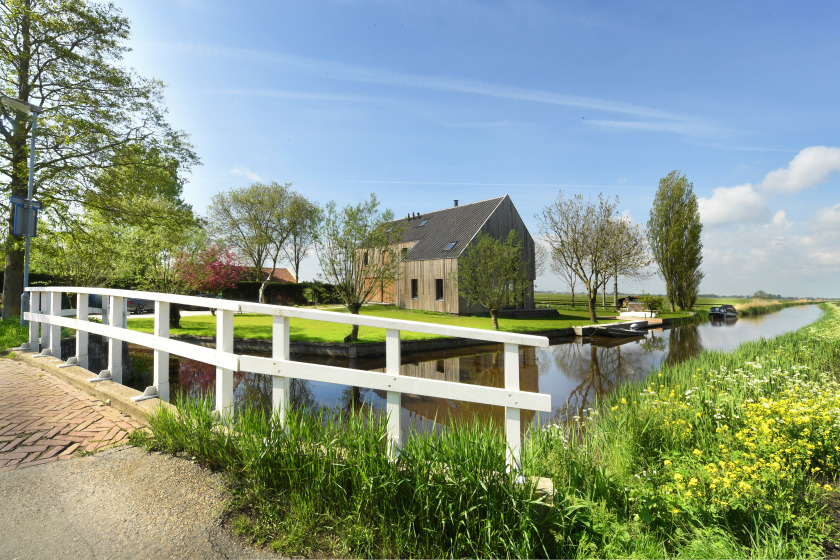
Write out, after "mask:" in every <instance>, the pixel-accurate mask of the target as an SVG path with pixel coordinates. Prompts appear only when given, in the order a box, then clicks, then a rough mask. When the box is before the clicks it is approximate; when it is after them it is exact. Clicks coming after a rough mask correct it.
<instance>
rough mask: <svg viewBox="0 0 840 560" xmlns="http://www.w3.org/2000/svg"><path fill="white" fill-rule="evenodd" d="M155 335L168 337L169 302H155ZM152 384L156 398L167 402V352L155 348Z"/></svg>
mask: <svg viewBox="0 0 840 560" xmlns="http://www.w3.org/2000/svg"><path fill="white" fill-rule="evenodd" d="M154 332H155V336H159V337H160V338H169V302H168V301H156V302H155V331H154ZM154 360H155V363H154V384H155V388H156V389H157V395H158V398H159V399H160V400H162V401H164V402H169V352H163V351H161V350H155V357H154Z"/></svg>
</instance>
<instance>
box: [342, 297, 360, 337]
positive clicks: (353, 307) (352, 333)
mask: <svg viewBox="0 0 840 560" xmlns="http://www.w3.org/2000/svg"><path fill="white" fill-rule="evenodd" d="M361 308H362V306H361V304H358V303H354V304H351V305H348V306H347V309H348V311H350V313H352V314H353V315H358V314H359V310H360V309H361ZM357 340H359V325H353V328H352V329H351V330H350V334H348V335H347V336H346V337H344V342H356V341H357Z"/></svg>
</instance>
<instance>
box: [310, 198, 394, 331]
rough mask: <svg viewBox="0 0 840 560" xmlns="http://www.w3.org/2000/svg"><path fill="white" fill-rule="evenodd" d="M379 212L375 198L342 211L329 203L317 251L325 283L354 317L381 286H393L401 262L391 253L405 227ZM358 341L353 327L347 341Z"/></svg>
mask: <svg viewBox="0 0 840 560" xmlns="http://www.w3.org/2000/svg"><path fill="white" fill-rule="evenodd" d="M378 208H379V201H378V200H377V199H376V195H375V194H371V195H370V198H369V199H368V200H367V201H365V202H361V203H359V204H348V205H346V206H344V207H343V208H341V209H339V208H337V207H336V204H335V201H330V202H329V203H328V204H327V206H326V208H325V215H324V224H323V226H322V227H321V236H320V239H319V241H318V243H317V246H316V250H317V253H318V261H319V263H320V265H321V274H322V276H323V278H324V279H325V281H326V282H328V283H331V284H333V285H334V286H335V291H336V294H337V295H338V297H339V299H340V300H341V302H342V303H343V304H344V305H345V306H346V307H347V309H348V310H349V311H350V313H353V314H356V315H358V313H359V310H361V308H362V306H363V305H364V304H365V303H367V302H368V301H370V300H371V298H372V297H373V294H374V293H377V291H378V290H379V289H380V286H381V285H383V284H390V283H391V282H393V281H394V279H395V278H396V276H397V271H398V266H399V259H397V258H395V256H394V255H392V253H391V252H390V251H389V248H390V247H391V244H392V243H396V242H398V241H399V239H400V238H401V237H402V231H403V229H404V227H405V225H404V224H403V222H396V223H394V222H393V221H392V220H393V219H394V215H393V213H392V212H391V211H390V210H387V209H386V210H384V211H382V212H380V211H379V209H378ZM358 339H359V326H358V325H353V328H352V330H351V331H350V334H349V335H348V336H347V338H346V339H345V341H346V342H355V341H356V340H358Z"/></svg>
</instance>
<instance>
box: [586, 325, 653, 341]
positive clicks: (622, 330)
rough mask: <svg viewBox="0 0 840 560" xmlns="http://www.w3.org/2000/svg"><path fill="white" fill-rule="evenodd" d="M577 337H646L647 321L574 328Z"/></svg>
mask: <svg viewBox="0 0 840 560" xmlns="http://www.w3.org/2000/svg"><path fill="white" fill-rule="evenodd" d="M573 328H574V331H575V334H576V335H577V336H582V337H583V336H585V337H590V336H601V337H607V338H630V337H636V336H644V330H645V328H647V321H636V322H635V323H629V324H628V323H611V324H608V325H586V326H578V327H573Z"/></svg>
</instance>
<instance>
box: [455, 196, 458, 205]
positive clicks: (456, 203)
mask: <svg viewBox="0 0 840 560" xmlns="http://www.w3.org/2000/svg"><path fill="white" fill-rule="evenodd" d="M455 206H458V199H457V198H456V199H455Z"/></svg>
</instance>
